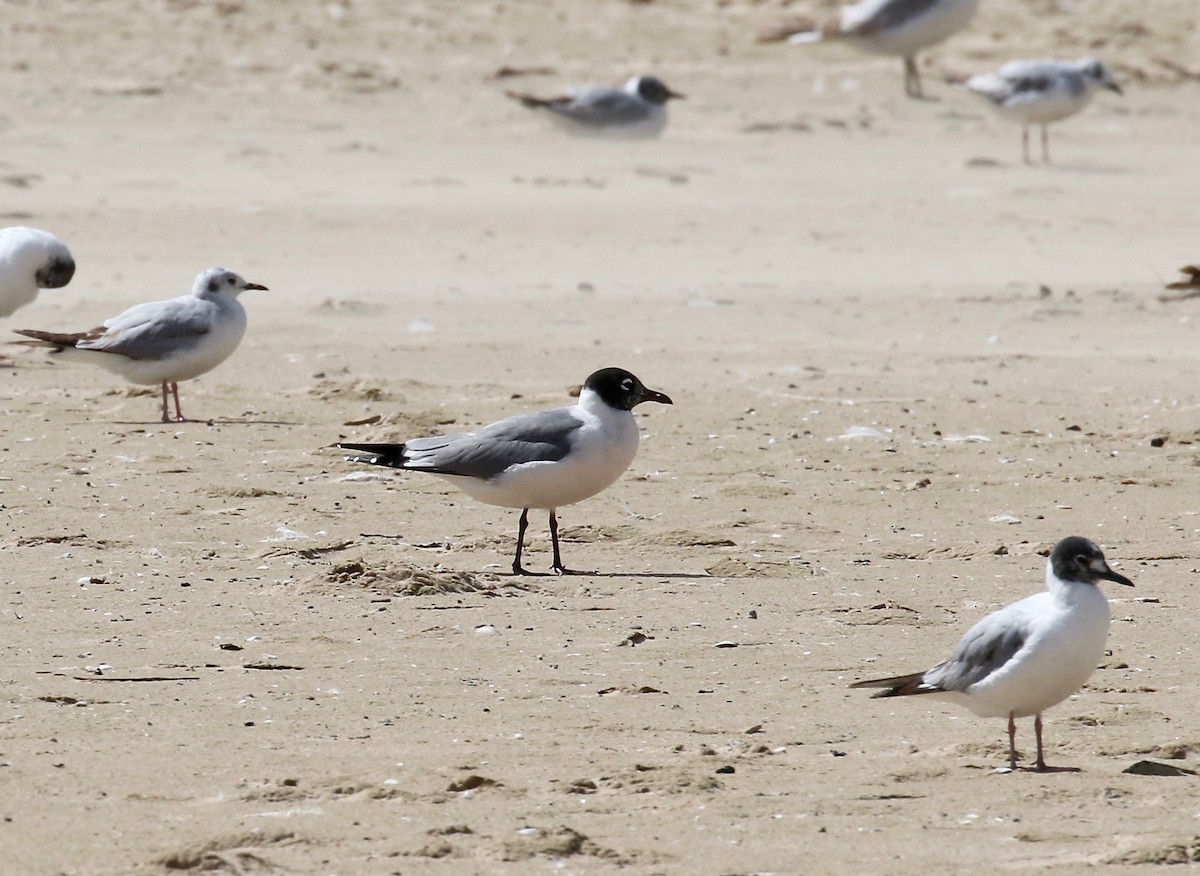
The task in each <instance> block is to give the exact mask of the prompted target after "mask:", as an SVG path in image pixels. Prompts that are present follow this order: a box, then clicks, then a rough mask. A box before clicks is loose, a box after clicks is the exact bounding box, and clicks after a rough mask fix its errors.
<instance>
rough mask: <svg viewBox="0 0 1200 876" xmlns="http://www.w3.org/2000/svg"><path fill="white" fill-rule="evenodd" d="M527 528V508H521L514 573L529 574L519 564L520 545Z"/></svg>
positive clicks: (523, 541) (522, 542) (523, 540)
mask: <svg viewBox="0 0 1200 876" xmlns="http://www.w3.org/2000/svg"><path fill="white" fill-rule="evenodd" d="M528 528H529V509H528V508H522V509H521V522H520V523H519V524H518V525H517V555H516V557H515V558H514V559H513V574H514V575H529V574H531V573H530V572H527V571H525V569H524V568H523V567H522V566H521V546H522V545H523V544H524V543H525V530H526V529H528Z"/></svg>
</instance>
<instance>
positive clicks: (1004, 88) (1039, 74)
mask: <svg viewBox="0 0 1200 876" xmlns="http://www.w3.org/2000/svg"><path fill="white" fill-rule="evenodd" d="M956 84H959V85H961V86H962V87H963V88H965V89H967V90H968V91H972V92H974V93H975V94H978V95H980V96H981V97H983V98H985V99H986V100H987V102H988V103H989V104H990V105H991V107H992V108H993V109H995V110H996V112H998V113H999V114H1000V115H1001V116H1003V117H1004V118H1006V119H1011V120H1013V121H1015V122H1019V123H1020V124H1021V148H1022V152H1023V154H1024V157H1025V163H1026V164H1028V163H1030V158H1029V126H1030V125H1041V126H1042V159H1043V160H1044V161H1045V162H1046V163H1047V164H1048V163H1049V162H1050V135H1049V132H1048V131H1047V129H1046V126H1047V125H1049V124H1050V123H1051V122H1057V121H1059V120H1061V119H1065V118H1067V117H1069V116H1073V115H1075V113H1077V112H1079V111H1080V110H1082V109H1083V108H1084V107H1085V106H1087V105H1088V104H1089V103H1091V100H1092V96H1093V95H1094V94H1095V93H1096V91H1097V90H1099V89H1101V88H1107V89H1108V90H1109V91H1115V92H1116V93H1117V94H1121V93H1122V92H1121V86H1120V85H1118V84H1117V83H1116V81H1114V80H1113V76H1112V72H1111V71H1110V70H1109V69H1108V67H1107V66H1105V64H1104V62H1103V61H1098V60H1097V59H1095V58H1081V59H1080V60H1078V61H1059V60H1055V59H1047V60H1041V61H1009V62H1008V63H1007V64H1005V65H1004V66H1003V67H1001V68H1000V69H999V70H997V71H996V72H994V73H977V74H976V75H974V76H972V77H971V78H970V79H967V80H966V81H965V82H961V83H956Z"/></svg>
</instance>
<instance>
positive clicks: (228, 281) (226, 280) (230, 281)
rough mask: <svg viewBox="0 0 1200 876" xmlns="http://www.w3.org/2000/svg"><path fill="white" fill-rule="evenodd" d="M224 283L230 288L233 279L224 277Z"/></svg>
mask: <svg viewBox="0 0 1200 876" xmlns="http://www.w3.org/2000/svg"><path fill="white" fill-rule="evenodd" d="M225 282H226V283H228V284H229V285H230V286H232V285H233V277H226V278H225Z"/></svg>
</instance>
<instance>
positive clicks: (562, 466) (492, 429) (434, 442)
mask: <svg viewBox="0 0 1200 876" xmlns="http://www.w3.org/2000/svg"><path fill="white" fill-rule="evenodd" d="M648 401H653V402H658V403H659V404H665V405H669V404H672V401H671V399H670V398H668V397H667V396H666V395H664V394H663V393H661V392H657V391H655V390H653V389H648V388H646V386H644V385H643V384H642V382H641V381H640V380H638V379H637V378H636V377H634V376H633V375H632V374H630V373H629V372H628V371H626V370H624V369H623V368H602V369H601V370H599V371H596V372H594V373H593V374H591V375H590V376H589V377H588V379H587V380H586V381H585V382H584V384H583V389H582V390H580V393H579V401H578V403H577V404H575V405H572V406H570V407H562V408H554V409H552V410H547V411H538V412H534V413H525V414H517V415H516V416H514V417H508V418H506V419H503V420H500V421H499V422H496V423H492V424H491V425H490V426H483V427H482V428H479V429H476V430H475V431H473V432H465V433H460V434H454V435H438V436H434V437H429V438H414V439H412V440H410V441H405V442H404V443H403V444H339V445H338V446H339V447H341V448H344V449H346V450H357V451H361V452H363V453H364V454H366V455H364V456H358V457H351V459H353V461H356V462H366V463H370V464H372V465H382V466H387V467H389V468H401V469H407V470H409V471H423V472H427V473H429V474H434V475H437V476H438V477H440V478H443V479H445V480H447V481H449V482H450V483H452V484H454V485H455V486H456V487H458V488H459V489H461V490H462V491H463V492H464V493H466V494H467V495H469V496H471V497H472V498H474V499H478V500H479V501H480V502H484V503H486V504H489V505H499V506H501V507H503V508H520V509H521V518H520V525H519V529H518V531H517V552H516V556H515V557H514V559H513V564H512V570H513V574H514V575H528V574H532V573H530V572H528V571H527V570H526V569H525V568H524V567H523V566H522V565H521V550H522V545H523V544H524V541H525V530H526V529H527V528H528V526H529V509H530V508H541V509H544V510H546V511H548V512H549V514H550V539H551V543H552V544H553V548H554V564H553V567H552V568H553V569H554V571H555V572H556V573H558V574H560V575H562V574H569V573H570V571H571V570H569V569H567V568H566V566H564V565H563V562H562V555H561V554H560V552H559V546H558V518H557V516H556V511H557V509H558V508H560V507H562V506H564V505H573V504H575V503H576V502H582V501H583V500H584V499H587V498H590V497H591V496H594V495H596V494H597V493H599V492H600V491H601V490H603V489H605V488H606V487H608V486H609V485H610V484H612V483H613V482H614V481H615V480H616V479H617V478H618V477H620V476H621V474H622V472H624V471H625V470H626V469H627V468H629V465H630V463H632V462H633V457H634V455H635V454H636V453H637V448H638V440H639V434H640V433H639V430H638V425H637V420H636V419H635V418H634V416H633V409H634V408H635V407H637V406H638V405H640V404H641V403H642V402H648Z"/></svg>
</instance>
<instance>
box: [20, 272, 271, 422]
mask: <svg viewBox="0 0 1200 876" xmlns="http://www.w3.org/2000/svg"><path fill="white" fill-rule="evenodd" d="M266 288H267V287H266V286H260V285H258V284H257V283H247V282H246V280H245V279H243V278H242V277H241V276H240V275H239V274H236V273H234V272H233V271H229V270H226V269H225V268H209V269H208V270H207V271H205V272H204V273H202V274H200V275H199V276H197V277H196V282H195V284H194V285H193V286H192V293H191V294H190V295H181V296H180V297H178V298H171V299H168V300H166V301H149V302H147V303H145V304H137V305H134V306H133V307H131V308H129V309H128V310H126V311H125V312H124V313H122V314H121V315H120V316H114V317H113V318H112V319H109V320H106V321H105V322H104V325H102V326H100V327H99V328H95V329H92V330H91V331H86V332H72V333H63V332H47V331H37V330H34V329H21V330H19V331H18V332H17V334H21V335H25V336H26V337H29V338H33V339H34V340H36V341H38V342H40V343H42V344H44V345H47V346H50V347H53V348H54V351H55V352H56V353H59V354H60V355H62V356H63V357H65V358H70V359H81V360H83V361H85V362H90V363H92V364H93V365H99V366H100V367H102V368H106V369H108V370H109V371H112V372H113V373H114V374H119V375H121V376H122V377H124V378H125V379H126V380H128V381H129V382H130V383H140V384H161V385H162V421H163V422H164V423H169V422H171V417H170V415H169V412H168V408H167V391H168V389H169V390H170V392H171V394H172V395H173V396H174V399H175V421H176V422H181V423H182V422H187V418H186V417H184V416H183V411H182V410H180V407H179V381H181V380H191V379H193V378H195V377H199V376H200V375H201V374H205V373H206V372H209V371H211V370H212V369H214V368H216V367H217V366H218V365H220V364H221V363H222V362H224V361H225V360H226V359H228V358H229V357H230V355H232V354H233V351H234V350H236V349H237V347H238V344H240V343H241V341H242V336H243V335H244V334H245V333H246V310H245V308H243V307H242V304H241V302H240V301H238V295H240V294H241V293H242V292H245V291H246V290H247V289H263V290H265V289H266Z"/></svg>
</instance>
